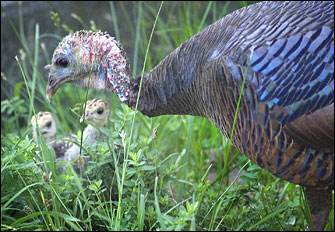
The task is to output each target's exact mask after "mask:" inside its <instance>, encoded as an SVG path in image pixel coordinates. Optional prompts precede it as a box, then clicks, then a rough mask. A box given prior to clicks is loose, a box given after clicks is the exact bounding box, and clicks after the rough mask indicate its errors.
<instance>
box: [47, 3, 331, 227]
mask: <svg viewBox="0 0 335 232" xmlns="http://www.w3.org/2000/svg"><path fill="white" fill-rule="evenodd" d="M78 40H79V41H81V42H80V43H78V42H77V41H78ZM112 43H113V44H112ZM82 44H84V45H82ZM106 44H107V45H108V44H112V45H108V46H107V45H106ZM80 46H83V48H82V53H76V52H75V51H77V50H78V47H80ZM115 47H116V48H117V49H114V48H115ZM88 51H89V52H88ZM109 52H114V53H111V55H109ZM77 54H79V55H77ZM82 54H84V55H82ZM93 55H94V56H95V57H96V59H95V60H97V61H98V62H97V61H94V59H92V57H93ZM106 57H107V58H106ZM119 57H121V58H119ZM104 59H105V60H104ZM118 59H120V60H119V61H118ZM80 62H82V63H83V64H81V65H78V64H80ZM127 62H128V61H127V58H126V57H125V52H124V51H123V48H122V46H121V45H120V44H119V43H118V42H115V41H113V39H111V38H110V37H109V36H108V35H106V34H101V33H92V32H85V31H80V32H78V33H76V34H74V35H73V36H71V35H69V36H68V37H65V38H64V39H63V41H62V42H61V43H60V44H59V46H58V47H57V49H56V50H55V52H54V56H53V60H52V64H50V65H48V66H47V67H46V68H47V69H50V72H49V82H48V86H47V96H48V97H50V96H52V95H53V94H54V93H55V92H56V90H57V89H58V88H59V86H61V85H62V84H63V83H66V82H72V83H75V84H79V85H83V86H87V83H88V82H87V76H88V73H89V71H88V70H89V67H92V69H93V73H94V74H93V75H92V80H91V83H90V87H95V88H107V89H112V90H114V91H115V92H116V94H117V95H118V96H119V98H120V100H121V101H122V102H124V103H126V104H128V105H129V106H130V107H133V108H135V106H136V104H137V103H136V101H137V98H138V95H139V102H138V110H139V111H141V112H142V113H143V114H145V115H147V116H149V117H154V116H159V115H168V114H184V115H195V116H202V117H205V118H208V119H209V120H210V121H211V122H213V123H214V124H215V125H216V127H217V128H218V129H219V130H220V131H221V132H222V133H223V134H224V135H225V136H226V137H228V138H229V137H232V143H233V145H234V146H235V147H237V148H238V149H239V150H240V151H241V152H242V153H243V154H245V155H246V156H247V157H249V158H250V159H251V160H252V161H253V162H254V163H256V164H258V165H259V166H261V167H262V168H264V169H266V170H267V171H269V172H270V173H272V174H273V175H275V176H277V177H280V178H282V179H284V180H287V181H289V182H292V183H295V184H299V185H303V186H306V190H307V191H306V193H307V197H308V199H309V202H310V206H311V212H312V220H313V223H314V226H315V229H322V228H324V225H325V221H326V219H327V216H328V214H329V211H330V209H331V204H332V189H333V188H334V3H333V2H261V3H257V4H254V5H251V6H248V7H245V8H242V9H240V10H237V11H235V12H233V13H231V14H229V15H227V16H225V17H224V18H222V19H220V20H218V21H217V22H215V23H213V24H211V25H209V26H208V27H207V28H205V29H203V30H202V31H200V32H199V33H197V34H196V35H194V36H193V37H191V38H190V39H189V40H187V41H186V42H184V43H183V44H181V45H180V46H179V47H178V48H176V49H175V50H174V51H173V52H171V53H170V54H169V55H168V56H167V57H166V58H165V59H163V60H162V61H161V62H160V63H159V64H158V65H157V66H156V67H155V68H153V69H152V70H151V71H150V72H149V73H147V74H145V75H144V77H143V80H142V84H141V78H140V77H137V78H135V79H133V78H131V77H130V71H129V64H128V63H127ZM88 63H91V65H90V66H89V65H87V64H88ZM100 63H101V64H100ZM118 67H120V69H118ZM85 78H86V79H85ZM140 86H141V89H140ZM242 86H243V87H244V88H243V89H242ZM241 91H242V97H241V101H240V105H239V107H237V105H238V101H239V96H240V92H241ZM236 111H237V118H236V124H235V128H234V133H233V134H231V131H232V129H233V128H232V126H233V122H234V117H235V113H236Z"/></svg>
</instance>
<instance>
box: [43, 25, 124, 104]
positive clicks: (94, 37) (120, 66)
mask: <svg viewBox="0 0 335 232" xmlns="http://www.w3.org/2000/svg"><path fill="white" fill-rule="evenodd" d="M45 69H47V70H49V79H48V85H47V88H46V95H47V98H48V99H50V98H51V97H52V96H53V95H54V94H55V93H56V91H57V89H58V88H59V87H60V86H61V85H63V84H64V83H70V82H71V83H74V84H77V85H81V86H84V87H86V86H88V85H89V87H92V88H97V89H112V90H113V91H114V92H115V93H116V94H117V95H118V97H119V98H120V101H121V102H126V101H127V100H128V95H129V88H128V85H129V82H130V67H129V62H128V58H127V55H126V53H125V51H124V49H123V47H122V45H121V44H120V43H119V42H118V41H116V40H115V39H114V38H113V37H111V36H109V35H108V34H106V33H103V32H92V31H83V30H82V31H78V32H76V33H74V34H70V35H68V36H66V37H65V38H64V39H63V40H62V41H61V42H60V43H59V45H58V47H57V48H56V49H55V51H54V54H53V57H52V63H51V64H49V65H47V66H45Z"/></svg>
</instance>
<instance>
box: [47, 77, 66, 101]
mask: <svg viewBox="0 0 335 232" xmlns="http://www.w3.org/2000/svg"><path fill="white" fill-rule="evenodd" d="M69 76H70V75H67V76H64V77H62V78H56V77H55V76H53V75H49V80H48V85H47V88H46V91H45V92H46V97H47V99H48V101H49V102H50V99H51V98H52V97H53V95H55V93H56V91H57V89H58V88H59V87H60V86H61V85H62V84H63V83H65V82H67V81H68V77H69Z"/></svg>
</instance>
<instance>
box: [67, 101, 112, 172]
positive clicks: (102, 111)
mask: <svg viewBox="0 0 335 232" xmlns="http://www.w3.org/2000/svg"><path fill="white" fill-rule="evenodd" d="M108 116H109V104H108V103H107V102H106V101H104V100H102V99H93V100H88V101H87V102H86V111H85V116H84V118H85V119H86V120H88V121H90V122H91V123H93V124H94V125H95V126H96V127H99V128H100V127H103V126H105V125H106V124H107V122H108ZM97 139H101V140H103V139H104V135H103V134H102V133H101V132H100V131H99V130H98V129H97V128H95V127H94V126H92V125H90V124H88V125H87V127H86V128H85V129H84V131H83V144H84V145H85V146H92V145H93V144H95V143H96V141H97ZM78 142H80V141H78ZM79 154H80V147H79V146H77V145H75V144H73V146H72V147H71V148H69V149H68V150H67V151H66V152H65V157H64V160H65V161H67V162H72V161H74V160H75V159H77V158H78V156H79ZM79 158H80V157H79ZM80 159H82V157H81V158H80ZM66 167H67V166H63V167H62V169H63V170H64V169H65V168H66Z"/></svg>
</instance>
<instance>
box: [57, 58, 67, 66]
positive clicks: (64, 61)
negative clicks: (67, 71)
mask: <svg viewBox="0 0 335 232" xmlns="http://www.w3.org/2000/svg"><path fill="white" fill-rule="evenodd" d="M68 64H69V61H68V60H67V59H66V58H58V59H57V60H56V65H57V66H61V67H63V68H66V67H67V66H68Z"/></svg>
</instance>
